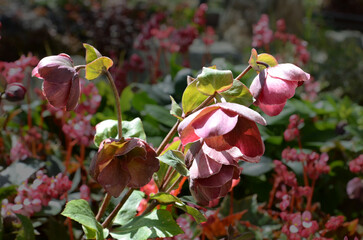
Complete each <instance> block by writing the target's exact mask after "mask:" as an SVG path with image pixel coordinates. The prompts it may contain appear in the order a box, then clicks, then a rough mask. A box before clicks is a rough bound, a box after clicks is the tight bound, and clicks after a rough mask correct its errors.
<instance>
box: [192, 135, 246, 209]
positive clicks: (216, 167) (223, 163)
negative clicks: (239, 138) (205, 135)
mask: <svg viewBox="0 0 363 240" xmlns="http://www.w3.org/2000/svg"><path fill="white" fill-rule="evenodd" d="M238 155H239V150H238V149H237V148H236V147H234V148H232V149H229V150H226V151H216V150H214V149H212V148H210V147H208V146H207V144H205V143H203V142H202V141H201V140H199V141H197V142H195V143H194V144H193V145H192V146H191V147H190V149H189V150H188V152H187V154H186V162H187V164H190V163H192V165H191V167H190V190H191V193H192V195H193V196H194V198H195V199H196V200H197V202H198V203H199V204H201V205H208V204H209V203H210V202H211V201H213V200H215V199H218V198H221V197H224V196H226V195H227V193H228V192H229V191H230V189H231V187H232V181H233V179H239V175H240V173H241V169H240V168H239V166H238V164H237V161H235V159H236V157H237V156H238Z"/></svg>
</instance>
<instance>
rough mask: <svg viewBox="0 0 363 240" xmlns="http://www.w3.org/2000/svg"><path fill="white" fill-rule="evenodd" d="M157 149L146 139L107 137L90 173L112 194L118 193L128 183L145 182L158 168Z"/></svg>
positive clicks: (94, 159) (93, 161) (132, 184)
mask: <svg viewBox="0 0 363 240" xmlns="http://www.w3.org/2000/svg"><path fill="white" fill-rule="evenodd" d="M156 156H157V155H156V152H155V151H154V149H152V148H151V147H150V146H149V145H148V144H147V143H146V142H145V141H143V140H141V139H138V138H127V139H125V140H124V141H117V140H114V139H106V140H104V141H103V142H102V143H101V144H100V147H99V150H98V152H97V154H96V155H95V156H94V158H93V159H92V162H91V166H90V175H91V176H92V177H93V178H94V179H95V180H96V181H97V182H98V183H99V184H100V185H101V186H102V187H103V188H104V189H105V190H106V191H107V192H108V193H109V194H110V195H112V196H114V197H118V196H119V195H120V194H121V192H122V191H123V189H124V188H125V187H130V188H138V187H142V186H144V185H146V184H147V183H148V182H149V181H150V179H151V177H152V175H153V173H154V172H156V171H158V170H159V160H158V159H157V158H156Z"/></svg>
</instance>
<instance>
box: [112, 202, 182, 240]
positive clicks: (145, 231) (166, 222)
mask: <svg viewBox="0 0 363 240" xmlns="http://www.w3.org/2000/svg"><path fill="white" fill-rule="evenodd" d="M182 233H184V232H183V230H182V229H181V228H180V227H179V226H178V224H177V223H176V222H175V220H174V219H173V217H172V215H171V213H170V212H169V211H166V210H162V209H159V210H155V211H152V212H151V213H148V214H146V215H144V216H138V217H135V218H134V219H133V220H132V221H131V222H129V223H127V224H126V225H124V226H122V227H119V228H115V229H113V230H112V231H111V232H110V234H111V236H112V237H113V238H116V239H125V240H126V239H129V240H146V239H149V238H156V237H161V238H164V237H172V236H176V235H178V234H182Z"/></svg>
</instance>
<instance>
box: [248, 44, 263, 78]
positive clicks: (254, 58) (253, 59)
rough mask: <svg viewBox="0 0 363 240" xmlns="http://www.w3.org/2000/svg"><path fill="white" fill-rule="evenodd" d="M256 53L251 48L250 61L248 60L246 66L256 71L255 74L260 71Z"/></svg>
mask: <svg viewBox="0 0 363 240" xmlns="http://www.w3.org/2000/svg"><path fill="white" fill-rule="evenodd" d="M257 57H258V56H257V51H256V49H254V48H252V50H251V56H250V59H249V60H248V64H249V65H250V66H251V67H252V68H253V69H254V70H255V71H256V72H260V71H261V69H260V67H259V66H258V64H257Z"/></svg>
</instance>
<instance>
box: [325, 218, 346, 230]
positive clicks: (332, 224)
mask: <svg viewBox="0 0 363 240" xmlns="http://www.w3.org/2000/svg"><path fill="white" fill-rule="evenodd" d="M343 222H344V216H337V217H335V216H333V217H330V219H329V220H328V222H327V223H325V227H326V229H328V230H335V229H337V228H338V227H339V226H341V225H342V224H343Z"/></svg>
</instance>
